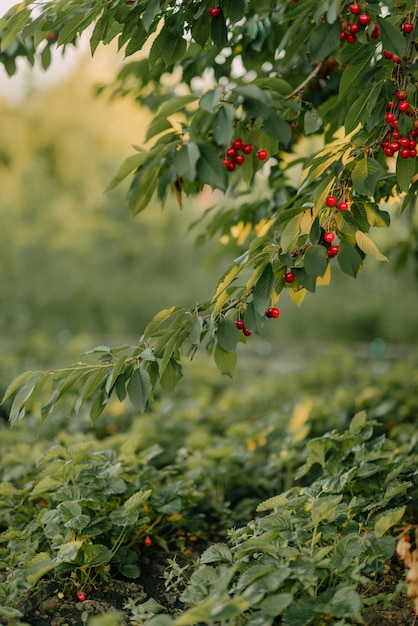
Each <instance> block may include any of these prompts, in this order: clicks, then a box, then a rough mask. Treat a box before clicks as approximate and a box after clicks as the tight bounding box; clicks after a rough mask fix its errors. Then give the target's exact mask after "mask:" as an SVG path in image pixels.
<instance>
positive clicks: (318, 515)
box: [311, 495, 343, 525]
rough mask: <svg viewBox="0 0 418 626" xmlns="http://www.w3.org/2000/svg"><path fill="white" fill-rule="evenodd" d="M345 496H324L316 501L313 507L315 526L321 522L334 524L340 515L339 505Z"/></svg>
mask: <svg viewBox="0 0 418 626" xmlns="http://www.w3.org/2000/svg"><path fill="white" fill-rule="evenodd" d="M342 499H343V496H342V495H339V496H323V497H321V498H318V500H315V502H314V503H313V506H312V511H311V513H312V522H313V524H314V525H317V524H319V522H323V521H327V522H329V523H331V522H333V521H334V519H335V518H336V516H337V515H338V510H337V505H338V504H340V502H341V501H342Z"/></svg>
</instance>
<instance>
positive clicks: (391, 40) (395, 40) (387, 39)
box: [376, 16, 407, 58]
mask: <svg viewBox="0 0 418 626" xmlns="http://www.w3.org/2000/svg"><path fill="white" fill-rule="evenodd" d="M376 22H377V24H378V26H379V31H380V40H381V42H382V46H383V49H384V50H389V52H392V53H393V54H397V55H398V56H399V57H401V58H402V57H403V55H404V54H405V50H406V43H407V40H406V38H405V37H404V36H403V35H402V33H401V31H400V29H399V26H395V25H394V24H392V23H391V21H390V18H387V17H386V18H383V17H379V16H377V17H376Z"/></svg>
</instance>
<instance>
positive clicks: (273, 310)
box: [266, 306, 280, 318]
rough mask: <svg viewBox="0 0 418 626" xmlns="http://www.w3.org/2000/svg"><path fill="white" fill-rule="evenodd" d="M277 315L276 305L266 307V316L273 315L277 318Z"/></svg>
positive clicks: (278, 312) (278, 311)
mask: <svg viewBox="0 0 418 626" xmlns="http://www.w3.org/2000/svg"><path fill="white" fill-rule="evenodd" d="M279 315H280V310H279V309H278V308H277V307H275V306H273V307H270V308H269V309H267V311H266V317H274V318H277V317H279Z"/></svg>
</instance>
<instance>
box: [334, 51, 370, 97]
mask: <svg viewBox="0 0 418 626" xmlns="http://www.w3.org/2000/svg"><path fill="white" fill-rule="evenodd" d="M373 54H374V48H373V47H372V46H362V47H361V48H360V49H358V48H356V57H355V59H353V61H352V63H351V64H350V65H348V66H347V67H346V68H345V70H344V73H343V75H342V77H341V82H340V94H339V97H340V99H342V98H344V97H345V96H346V95H348V94H350V93H356V91H357V93H358V88H359V85H360V83H361V81H362V78H363V77H364V74H365V72H366V70H367V69H368V67H369V64H370V59H371V58H372V56H373Z"/></svg>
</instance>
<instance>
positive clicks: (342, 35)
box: [340, 30, 347, 41]
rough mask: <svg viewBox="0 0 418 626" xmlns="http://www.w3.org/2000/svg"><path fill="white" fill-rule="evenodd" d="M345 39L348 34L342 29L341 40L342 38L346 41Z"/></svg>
mask: <svg viewBox="0 0 418 626" xmlns="http://www.w3.org/2000/svg"><path fill="white" fill-rule="evenodd" d="M345 39H347V35H346V34H345V32H344V31H343V30H342V31H341V32H340V40H341V41H344V40H345Z"/></svg>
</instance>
